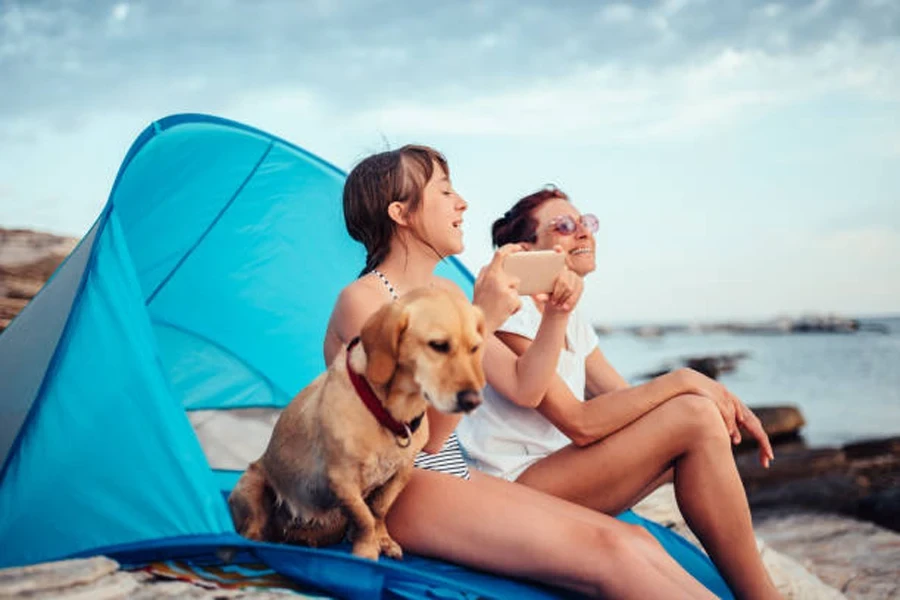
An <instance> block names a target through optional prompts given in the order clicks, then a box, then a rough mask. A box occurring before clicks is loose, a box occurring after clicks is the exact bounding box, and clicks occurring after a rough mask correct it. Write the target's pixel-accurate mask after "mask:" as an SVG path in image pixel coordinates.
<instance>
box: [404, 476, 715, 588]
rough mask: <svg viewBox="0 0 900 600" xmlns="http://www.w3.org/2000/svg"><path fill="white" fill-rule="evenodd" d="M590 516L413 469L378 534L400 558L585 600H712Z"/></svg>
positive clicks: (482, 483) (479, 480) (607, 521)
mask: <svg viewBox="0 0 900 600" xmlns="http://www.w3.org/2000/svg"><path fill="white" fill-rule="evenodd" d="M566 506H568V508H564V507H566ZM553 507H556V508H553ZM591 512H592V511H590V510H587V509H584V508H583V507H578V506H575V505H568V504H567V503H565V502H563V501H561V500H559V499H556V498H551V497H546V496H545V495H543V494H540V493H537V492H535V491H534V490H530V489H528V488H526V487H525V486H521V485H518V484H515V483H509V482H506V481H501V480H490V479H489V478H488V476H484V475H479V474H475V475H474V476H473V478H472V480H471V481H464V480H462V479H459V478H457V477H453V476H451V475H446V474H443V473H435V472H432V471H424V470H420V469H416V470H415V473H414V475H413V477H412V479H411V480H410V482H409V484H408V485H407V486H406V488H405V489H404V490H403V492H402V493H401V494H400V497H399V498H398V499H397V501H396V503H395V504H394V505H393V507H391V511H390V512H389V513H388V518H387V525H388V530H389V531H390V533H391V535H392V536H393V537H394V539H395V540H397V542H399V543H400V545H401V546H403V548H404V549H405V550H409V551H411V552H415V553H417V554H422V555H425V556H433V557H438V558H442V559H445V560H451V561H454V562H457V563H460V564H464V565H468V566H471V567H477V568H480V569H486V570H489V571H494V572H497V573H501V574H504V575H511V576H516V577H523V578H528V579H532V580H536V581H541V582H544V583H549V584H552V585H558V586H561V587H564V588H567V589H570V590H574V591H577V592H580V593H583V594H587V595H589V596H594V597H596V596H606V597H614V598H653V597H673V598H682V597H683V598H712V597H713V596H712V594H710V592H709V591H708V590H706V588H704V587H703V586H702V585H701V584H700V583H698V582H697V581H695V580H694V579H693V578H691V577H690V576H689V575H687V573H684V571H683V570H682V569H681V568H680V567H679V566H678V565H677V564H676V563H674V561H671V559H668V562H667V560H666V559H665V558H660V556H659V555H660V554H661V555H664V556H665V552H664V551H663V550H662V549H661V548H659V547H658V546H656V547H654V544H651V543H649V542H648V541H647V540H646V538H645V537H644V536H643V535H642V534H638V533H637V530H638V528H636V527H633V526H630V525H627V524H625V523H621V522H619V521H616V520H615V519H613V518H611V517H604V518H603V519H597V518H596V517H597V516H602V515H596V513H595V514H593V515H592V514H591Z"/></svg>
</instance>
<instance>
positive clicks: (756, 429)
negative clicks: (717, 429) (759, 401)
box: [741, 403, 775, 469]
mask: <svg viewBox="0 0 900 600" xmlns="http://www.w3.org/2000/svg"><path fill="white" fill-rule="evenodd" d="M741 408H742V411H741V412H742V416H741V426H742V427H743V428H744V429H746V430H747V432H748V433H749V434H750V435H751V436H753V438H754V439H755V440H756V442H757V444H759V462H760V464H761V465H762V466H764V467H765V468H767V469H768V468H769V464H770V463H771V462H772V461H773V460H775V451H774V450H772V442H771V441H770V440H769V434H767V433H766V430H765V428H764V427H763V425H762V422H761V421H760V420H759V417H757V416H756V415H755V414H753V411H752V410H750V409H749V408H747V407H746V406H745V405H744V404H743V403H741Z"/></svg>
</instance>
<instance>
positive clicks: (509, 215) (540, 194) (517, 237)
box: [491, 185, 569, 248]
mask: <svg viewBox="0 0 900 600" xmlns="http://www.w3.org/2000/svg"><path fill="white" fill-rule="evenodd" d="M557 198H561V199H563V200H568V199H569V197H568V196H567V195H566V194H565V192H563V191H562V190H561V189H559V188H558V187H556V186H555V185H547V186H545V187H544V189H542V190H539V191H537V192H535V193H533V194H529V195H528V196H525V197H524V198H522V199H521V200H519V201H518V202H516V203H515V204H513V207H512V208H511V209H509V210H508V211H506V214H504V215H503V216H502V217H500V218H499V219H497V220H496V221H494V224H493V225H491V241H493V243H494V247H495V248H499V247H500V246H502V245H504V244H515V243H517V242H529V243H534V242H536V241H537V226H538V222H537V219H535V218H534V217H532V216H531V214H532V213H533V212H534V210H535V209H536V208H538V207H539V206H540V205H542V204H543V203H544V202H547V201H548V200H555V199H557Z"/></svg>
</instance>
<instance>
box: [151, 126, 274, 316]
mask: <svg viewBox="0 0 900 600" xmlns="http://www.w3.org/2000/svg"><path fill="white" fill-rule="evenodd" d="M273 146H274V142H272V141H271V140H270V141H269V145H268V146H266V149H265V151H264V152H263V153H262V156H260V157H259V160H257V161H256V164H255V165H253V168H252V169H250V172H249V173H248V174H247V177H245V178H244V181H243V182H241V185H240V186H238V189H237V190H235V192H234V193H233V194H232V195H231V198H229V199H228V202H226V203H225V205H224V206H223V207H222V209H221V210H220V211H219V214H217V215H216V217H215V218H214V219H213V220H212V222H211V223H210V224H209V226H208V227H207V228H206V230H205V231H204V232H203V233H201V234H200V237H198V238H197V240H196V241H195V242H194V243H193V245H192V246H191V247H190V248H189V249H188V251H187V252H185V253H184V255H183V256H182V257H181V258H180V259H179V260H178V263H176V264H175V267H174V268H173V269H172V270H171V271H170V272H169V274H168V275H166V276H165V277H164V278H163V280H162V281H161V282H159V284H158V285H157V286H156V288H155V289H154V290H153V291H152V292H151V293H150V295H149V296H148V297H147V300H146V301H145V302H144V304H145V305H147V306H150V304H151V303H152V302H153V300H154V299H155V298H156V296H157V294H159V292H161V291H162V289H163V288H164V287H165V286H166V285H167V284H168V283H169V281H171V280H172V277H174V276H175V274H176V273H177V272H178V270H179V269H180V268H181V267H182V265H184V263H185V262H186V261H187V259H188V258H190V257H191V255H192V254H193V253H194V251H195V250H196V249H197V248H199V247H200V244H202V243H203V240H205V239H206V236H208V235H209V234H210V232H211V231H212V230H213V229H215V227H216V225H217V224H218V223H219V221H220V220H221V219H222V216H223V215H224V214H225V213H226V212H227V211H228V209H229V208H231V206H232V205H233V204H234V201H235V200H237V197H238V196H240V195H241V192H243V191H244V188H245V187H247V184H248V183H250V180H251V179H252V178H253V176H254V175H255V174H256V172H257V171H258V170H259V167H260V165H262V163H263V162H264V161H265V160H266V158H267V157H268V156H269V153H270V152H271V151H272V147H273Z"/></svg>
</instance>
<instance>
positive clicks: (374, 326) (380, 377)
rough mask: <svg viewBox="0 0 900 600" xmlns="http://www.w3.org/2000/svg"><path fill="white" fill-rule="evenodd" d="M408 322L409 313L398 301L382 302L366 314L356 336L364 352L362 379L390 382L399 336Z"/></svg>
mask: <svg viewBox="0 0 900 600" xmlns="http://www.w3.org/2000/svg"><path fill="white" fill-rule="evenodd" d="M408 324H409V313H408V312H407V311H406V310H404V308H403V306H401V305H400V303H399V302H391V303H390V304H386V305H384V306H383V307H381V308H380V309H378V312H376V313H375V314H374V315H372V316H371V317H369V320H368V321H366V323H365V325H363V328H362V332H361V333H360V335H359V337H360V339H361V340H362V345H363V348H364V349H365V351H366V379H368V380H369V381H370V382H371V383H374V384H375V385H384V384H385V383H387V382H388V381H390V379H391V376H393V374H394V371H395V370H396V369H397V350H398V349H399V348H400V336H401V335H403V332H404V331H405V330H406V326H407V325H408Z"/></svg>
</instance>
